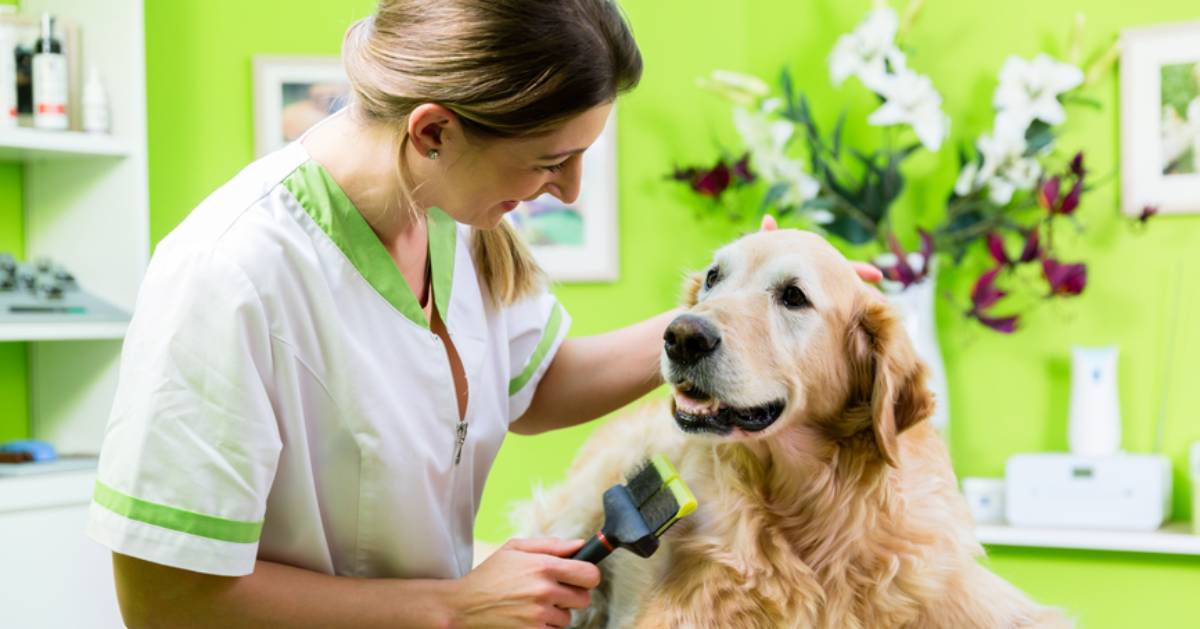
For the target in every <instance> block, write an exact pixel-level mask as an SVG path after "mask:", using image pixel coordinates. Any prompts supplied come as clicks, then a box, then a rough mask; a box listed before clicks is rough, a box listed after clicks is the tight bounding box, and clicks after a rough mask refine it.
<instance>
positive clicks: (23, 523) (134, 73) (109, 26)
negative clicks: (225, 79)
mask: <svg viewBox="0 0 1200 629" xmlns="http://www.w3.org/2000/svg"><path fill="white" fill-rule="evenodd" d="M20 11H21V12H22V13H26V14H33V15H37V14H40V13H42V12H49V13H51V14H54V15H56V16H60V17H62V18H64V19H70V20H71V21H73V22H75V23H76V24H78V26H79V29H80V35H81V37H80V40H79V44H80V52H81V54H80V59H81V61H82V63H81V66H82V67H83V68H84V69H86V67H87V66H88V65H94V66H95V67H96V68H97V69H98V70H99V73H100V75H101V77H102V79H103V81H104V84H105V88H106V91H107V93H108V99H109V109H110V111H111V116H112V134H111V135H108V136H103V135H101V136H97V135H89V134H84V133H78V132H51V131H40V130H33V129H25V128H21V129H0V161H9V162H12V161H17V162H21V163H22V164H23V169H24V182H23V193H24V199H23V211H24V226H25V234H24V236H25V238H24V241H25V251H24V252H23V253H24V255H23V256H21V257H23V258H24V259H26V260H36V259H38V258H40V257H43V256H45V257H49V258H51V259H53V260H55V261H57V262H59V263H61V264H62V265H63V266H65V267H66V268H67V269H68V270H70V271H71V272H72V273H73V274H74V276H75V278H76V280H77V281H78V282H79V284H80V285H81V286H83V287H84V288H85V289H86V290H88V291H89V292H91V293H93V294H96V295H97V296H99V297H101V298H103V299H105V300H106V301H108V302H110V303H112V304H114V305H116V306H118V307H120V308H122V309H123V310H125V311H127V312H131V311H132V310H133V305H134V300H135V297H136V295H137V288H138V285H139V284H140V283H141V280H142V276H143V274H144V272H145V269H146V264H147V262H148V260H149V253H150V215H149V190H148V182H147V166H146V75H145V68H146V59H145V57H146V53H145V27H144V13H143V3H142V0H103V1H102V2H101V1H97V0H21V3H20ZM124 331H125V324H123V323H120V322H117V323H112V322H109V323H78V324H76V323H62V324H45V323H43V324H0V342H28V343H29V351H28V356H29V371H28V377H29V410H30V417H29V422H30V431H31V434H32V436H33V437H34V438H38V439H45V440H47V441H50V442H51V443H53V444H54V445H55V447H56V448H58V450H59V451H60V452H63V453H92V454H95V453H96V452H98V451H99V448H100V442H101V438H102V436H103V433H104V426H105V423H106V421H107V419H108V413H109V410H110V407H111V404H112V398H113V393H114V391H115V389H116V379H117V367H118V361H119V356H120V349H121V339H122V338H123V336H124ZM46 476H47V477H48V478H45V479H41V480H40V481H39V480H38V479H36V478H31V477H21V478H16V479H14V478H6V477H0V548H2V549H3V555H4V556H5V559H6V560H9V561H11V563H9V564H8V565H9V570H6V571H5V574H4V575H3V576H2V577H0V610H3V611H2V612H0V618H2V620H0V625H4V626H12V627H108V626H120V622H119V617H118V616H116V602H115V600H116V599H115V593H114V590H113V583H112V569H111V562H110V560H109V553H108V551H107V550H106V549H104V548H103V547H101V546H100V545H99V544H96V543H95V542H92V541H91V540H89V539H87V538H86V537H85V536H84V534H83V528H84V523H85V521H86V515H87V504H88V501H89V499H90V495H91V491H92V482H93V479H94V472H93V473H91V474H90V475H89V474H82V475H81V473H78V472H74V473H67V472H61V473H52V474H47V475H46ZM39 491H44V492H49V493H47V494H46V495H47V496H48V497H54V496H60V497H61V496H70V499H69V500H67V499H62V500H60V499H58V498H55V499H53V500H51V502H52V503H53V504H41V506H32V505H33V504H35V503H37V500H38V498H37V492H39ZM31 492H32V493H31ZM54 492H62V493H61V495H60V494H57V493H54ZM30 500H32V501H33V502H29V501H30ZM22 501H25V502H22ZM14 609H15V610H17V611H18V614H22V615H19V616H18V619H14V618H12V616H11V614H12V613H13V610H14ZM24 621H28V622H24ZM10 622H11V624H10Z"/></svg>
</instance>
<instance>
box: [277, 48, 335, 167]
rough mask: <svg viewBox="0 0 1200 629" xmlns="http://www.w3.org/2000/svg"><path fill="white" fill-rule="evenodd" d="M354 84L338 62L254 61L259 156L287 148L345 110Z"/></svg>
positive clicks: (324, 59)
mask: <svg viewBox="0 0 1200 629" xmlns="http://www.w3.org/2000/svg"><path fill="white" fill-rule="evenodd" d="M349 95H350V80H349V79H348V78H347V77H346V73H345V70H344V69H343V68H342V61H341V59H340V58H339V57H337V56H311V57H306V56H267V55H259V56H255V57H254V152H255V154H256V155H257V156H259V157H262V156H263V155H266V154H267V153H270V152H272V151H274V150H277V149H280V148H283V147H284V146H285V145H286V144H287V143H288V142H290V141H292V140H294V139H295V138H297V137H299V135H300V134H301V133H303V132H304V131H305V130H307V129H308V128H309V127H311V126H312V125H313V124H315V123H316V122H317V121H318V120H320V119H321V118H324V117H326V116H328V115H329V114H331V113H333V112H335V111H337V110H338V109H340V108H341V107H343V106H344V105H345V104H346V101H347V99H348V98H349Z"/></svg>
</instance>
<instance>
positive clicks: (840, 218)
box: [823, 212, 875, 245]
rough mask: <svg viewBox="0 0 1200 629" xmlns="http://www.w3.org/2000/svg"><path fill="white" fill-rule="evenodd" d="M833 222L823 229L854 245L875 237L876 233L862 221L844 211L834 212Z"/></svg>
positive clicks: (869, 240) (863, 243) (865, 242)
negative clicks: (864, 225)
mask: <svg viewBox="0 0 1200 629" xmlns="http://www.w3.org/2000/svg"><path fill="white" fill-rule="evenodd" d="M833 216H834V218H833V222H832V223H829V224H828V225H825V226H824V227H823V229H824V230H825V231H826V232H828V233H830V234H833V235H835V236H837V237H838V238H841V239H842V240H845V241H846V242H848V243H850V244H852V245H865V244H867V243H868V242H871V241H872V240H874V239H875V234H873V233H871V231H870V230H869V229H867V228H866V227H863V225H862V224H861V223H859V222H858V221H855V220H854V219H852V218H850V217H849V216H846V214H844V213H842V212H834V215H833Z"/></svg>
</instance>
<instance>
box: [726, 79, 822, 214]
mask: <svg viewBox="0 0 1200 629" xmlns="http://www.w3.org/2000/svg"><path fill="white" fill-rule="evenodd" d="M772 111H773V107H772V106H771V104H770V102H767V103H764V107H762V108H761V109H760V110H758V111H748V110H746V109H743V108H741V107H738V108H736V109H734V111H733V126H734V127H735V128H736V129H737V131H738V134H739V135H741V136H742V142H744V143H745V144H746V148H747V149H748V150H749V151H750V161H751V163H752V164H753V166H754V170H755V171H756V172H757V173H758V174H759V175H760V176H761V177H762V178H763V180H764V181H766V182H767V184H768V185H770V186H775V185H778V184H786V185H787V188H786V191H785V192H784V194H783V196H781V197H780V198H779V203H780V205H782V206H785V207H798V206H800V205H802V204H803V203H804V202H805V201H808V200H809V199H811V198H813V197H815V196H816V195H817V193H818V192H820V191H821V184H820V183H818V182H817V180H816V179H814V178H813V177H812V175H809V174H808V173H807V172H806V171H805V170H804V163H803V162H801V161H800V160H796V159H792V158H790V157H788V156H787V155H786V154H785V153H784V151H785V149H786V148H787V145H788V141H789V140H791V138H792V134H793V133H795V131H796V127H795V126H794V125H793V124H792V123H791V122H789V121H786V120H773V119H771V117H770V114H771V112H772Z"/></svg>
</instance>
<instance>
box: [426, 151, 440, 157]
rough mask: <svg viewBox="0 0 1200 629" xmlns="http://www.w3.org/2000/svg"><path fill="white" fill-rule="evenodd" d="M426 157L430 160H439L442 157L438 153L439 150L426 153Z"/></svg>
mask: <svg viewBox="0 0 1200 629" xmlns="http://www.w3.org/2000/svg"><path fill="white" fill-rule="evenodd" d="M426 156H427V157H429V159H437V158H439V157H441V154H439V153H438V152H437V149H429V152H428V153H426Z"/></svg>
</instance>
